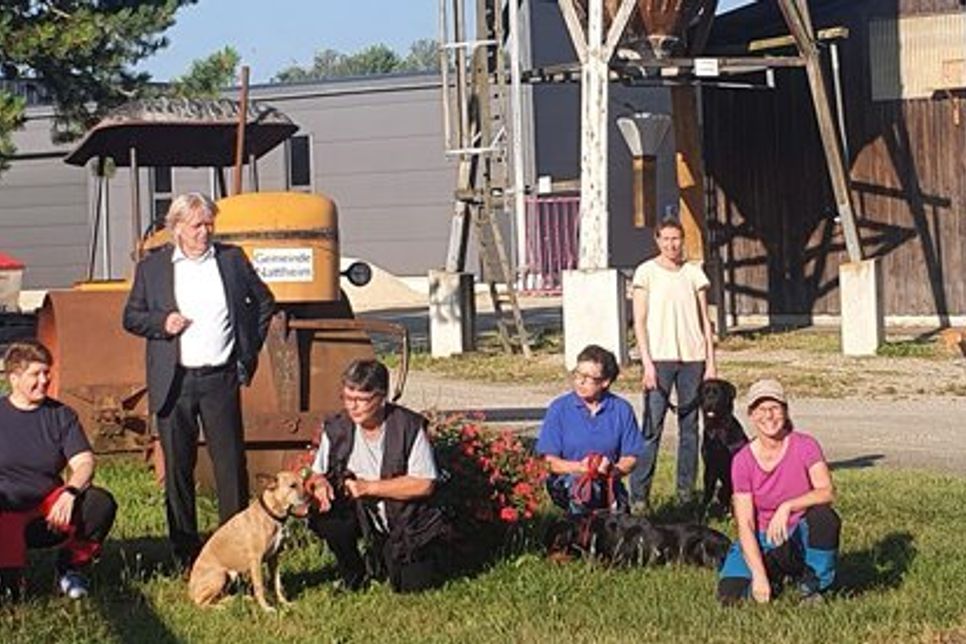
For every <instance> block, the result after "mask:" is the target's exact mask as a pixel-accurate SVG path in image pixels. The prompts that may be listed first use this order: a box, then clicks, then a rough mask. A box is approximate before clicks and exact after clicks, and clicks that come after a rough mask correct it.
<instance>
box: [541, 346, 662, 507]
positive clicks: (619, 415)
mask: <svg viewBox="0 0 966 644" xmlns="http://www.w3.org/2000/svg"><path fill="white" fill-rule="evenodd" d="M619 373H620V368H619V367H618V366H617V359H616V358H615V357H614V354H613V353H611V352H610V351H608V350H607V349H604V348H603V347H599V346H597V345H595V344H591V345H589V346H587V347H586V348H584V350H583V351H581V352H580V354H579V355H578V356H577V367H576V368H575V369H574V370H573V373H572V374H571V375H572V377H573V391H571V392H570V393H567V394H564V395H563V396H560V397H559V398H557V399H556V400H554V401H553V402H552V403H550V407H548V408H547V414H546V415H545V416H544V419H543V425H542V426H541V427H540V435H539V437H538V438H537V453H538V454H541V455H542V456H544V458H546V460H547V465H548V466H549V468H550V476H549V477H548V478H547V490H548V492H549V494H550V498H551V499H552V500H553V502H554V503H555V504H556V505H557V506H559V507H560V508H562V509H564V510H566V511H567V513H568V514H570V515H580V514H586V513H587V512H591V511H594V510H621V511H626V509H627V505H628V504H627V491H626V490H625V489H624V485H623V484H622V483H621V481H620V479H621V478H623V477H625V476H627V475H628V474H629V473H630V471H631V470H633V469H634V464H635V463H636V462H637V459H638V458H640V456H641V455H642V454H643V453H644V441H643V440H642V438H641V430H640V427H639V426H638V424H637V419H636V418H635V416H634V409H633V408H632V407H631V405H630V403H628V402H627V401H626V400H624V399H623V398H621V397H620V396H615V395H614V394H612V393H611V392H610V386H611V384H613V382H614V381H615V380H616V379H617V375H618V374H619Z"/></svg>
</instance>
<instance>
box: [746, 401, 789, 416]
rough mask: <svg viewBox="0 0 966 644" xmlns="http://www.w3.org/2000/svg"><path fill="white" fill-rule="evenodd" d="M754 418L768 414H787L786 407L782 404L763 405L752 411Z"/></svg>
mask: <svg viewBox="0 0 966 644" xmlns="http://www.w3.org/2000/svg"><path fill="white" fill-rule="evenodd" d="M751 413H752V415H754V416H764V415H766V414H778V413H785V406H784V405H782V404H780V403H761V404H760V405H758V406H757V407H755V408H754V409H752V410H751Z"/></svg>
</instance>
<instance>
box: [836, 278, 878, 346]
mask: <svg viewBox="0 0 966 644" xmlns="http://www.w3.org/2000/svg"><path fill="white" fill-rule="evenodd" d="M839 295H840V297H841V298H842V353H843V354H845V355H847V356H871V355H875V352H876V350H877V349H878V348H879V346H880V345H881V344H882V341H883V340H884V339H885V330H884V324H883V319H884V315H883V307H882V270H881V268H880V266H879V260H878V259H864V260H862V261H860V262H847V263H844V264H841V265H840V266H839Z"/></svg>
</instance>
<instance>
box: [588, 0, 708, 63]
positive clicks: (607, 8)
mask: <svg viewBox="0 0 966 644" xmlns="http://www.w3.org/2000/svg"><path fill="white" fill-rule="evenodd" d="M588 4H589V0H577V7H578V10H579V11H581V12H582V14H583V15H582V16H581V18H582V20H583V23H584V25H586V24H587V7H588ZM620 6H621V0H604V28H605V29H608V28H609V27H610V24H611V22H612V21H613V19H614V16H616V15H617V11H618V9H620ZM709 6H710V5H709V2H708V0H637V8H636V10H635V11H634V12H632V13H631V18H630V20H629V21H628V23H627V29H626V30H625V31H624V36H623V38H622V39H621V42H622V43H623V44H624V45H625V46H627V47H631V48H634V49H636V50H638V51H639V52H640V53H641V55H642V56H648V55H650V54H651V53H653V55H654V56H656V57H657V58H666V57H668V56H671V55H674V54H678V53H680V49H681V45H682V43H683V42H684V36H685V31H686V30H687V28H688V26H689V25H690V24H691V21H692V20H693V19H694V18H695V16H697V15H698V13H699V12H700V11H701V9H702V8H706V7H709Z"/></svg>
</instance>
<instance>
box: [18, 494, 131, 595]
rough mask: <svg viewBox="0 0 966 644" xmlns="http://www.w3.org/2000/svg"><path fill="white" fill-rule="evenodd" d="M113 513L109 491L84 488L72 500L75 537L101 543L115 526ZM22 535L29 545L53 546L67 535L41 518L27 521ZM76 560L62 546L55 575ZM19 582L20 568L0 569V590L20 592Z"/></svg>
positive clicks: (112, 503)
mask: <svg viewBox="0 0 966 644" xmlns="http://www.w3.org/2000/svg"><path fill="white" fill-rule="evenodd" d="M116 515H117V502H116V501H115V500H114V497H113V496H111V493H110V492H108V491H107V490H105V489H103V488H99V487H90V488H88V489H86V490H84V491H83V492H82V493H81V494H80V495H78V497H77V500H76V501H75V502H74V512H73V514H71V517H70V523H71V525H72V526H73V527H74V538H75V539H76V540H81V541H85V542H93V543H96V544H102V543H104V541H105V539H107V535H108V533H109V532H110V531H111V527H112V526H113V525H114V517H115V516H116ZM24 537H25V540H26V542H27V547H28V548H53V547H56V546H59V545H62V544H64V542H66V541H67V536H66V535H65V534H64V533H63V532H57V531H54V530H51V529H50V528H48V527H47V522H46V521H45V520H44V519H43V518H37V519H34V520H33V521H31V522H30V523H28V524H27V526H26V528H25V529H24ZM85 554H86V553H85ZM76 559H77V554H76V552H75V551H72V550H71V549H70V548H67V547H65V548H62V549H61V550H60V552H58V553H57V572H58V574H63V573H64V572H65V571H66V570H68V569H71V568H76V567H78V563H77V561H76ZM85 559H86V557H85ZM84 563H88V562H87V561H85V562H84ZM22 582H23V571H22V570H21V569H19V568H0V593H3V592H12V593H15V594H19V593H20V592H21V591H22Z"/></svg>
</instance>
